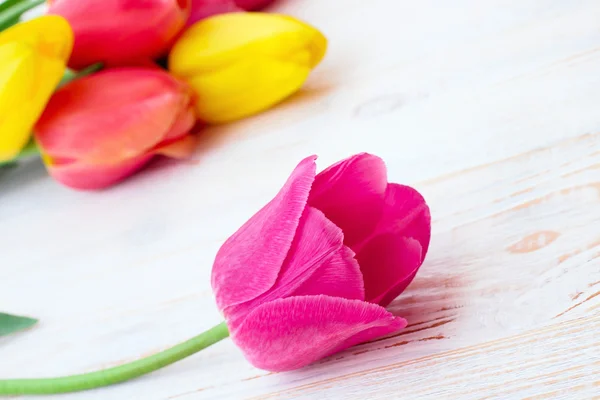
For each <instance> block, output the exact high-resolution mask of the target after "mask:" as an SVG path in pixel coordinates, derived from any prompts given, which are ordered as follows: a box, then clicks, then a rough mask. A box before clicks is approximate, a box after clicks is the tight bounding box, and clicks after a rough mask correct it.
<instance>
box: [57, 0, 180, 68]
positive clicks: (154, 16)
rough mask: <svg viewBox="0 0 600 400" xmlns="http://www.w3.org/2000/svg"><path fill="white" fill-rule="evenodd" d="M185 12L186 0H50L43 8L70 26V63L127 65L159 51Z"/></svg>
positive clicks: (161, 52) (173, 34) (73, 65)
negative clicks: (66, 21)
mask: <svg viewBox="0 0 600 400" xmlns="http://www.w3.org/2000/svg"><path fill="white" fill-rule="evenodd" d="M189 13H190V5H189V1H187V0H144V1H138V0H85V1H81V0H55V1H53V2H52V4H50V7H49V9H48V14H54V15H61V16H63V17H64V18H66V19H67V20H68V21H69V23H70V25H71V26H72V28H73V31H74V32H75V44H74V47H73V55H72V57H71V59H70V60H69V66H70V67H71V68H74V69H77V70H78V69H81V68H84V67H87V66H89V65H92V64H94V63H96V62H102V63H104V65H110V66H122V65H132V64H135V63H136V62H138V61H140V60H145V59H156V58H158V57H160V56H162V55H164V54H165V53H166V51H167V49H168V48H169V46H170V45H171V44H172V41H173V40H174V38H175V37H176V36H177V34H178V33H179V32H180V31H181V29H182V28H183V27H184V25H185V23H186V21H187V18H188V16H189Z"/></svg>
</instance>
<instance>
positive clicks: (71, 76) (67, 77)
mask: <svg viewBox="0 0 600 400" xmlns="http://www.w3.org/2000/svg"><path fill="white" fill-rule="evenodd" d="M103 66H104V65H103V64H102V63H96V64H92V65H90V66H89V67H86V68H84V69H82V70H81V71H73V70H72V69H68V68H67V70H66V71H65V74H64V75H63V77H62V79H61V80H60V83H59V84H58V87H59V88H61V87H63V86H65V85H66V84H67V83H69V82H71V81H74V80H75V79H79V78H83V77H84V76H88V75H91V74H93V73H94V72H98V71H100V70H101V69H102V67H103Z"/></svg>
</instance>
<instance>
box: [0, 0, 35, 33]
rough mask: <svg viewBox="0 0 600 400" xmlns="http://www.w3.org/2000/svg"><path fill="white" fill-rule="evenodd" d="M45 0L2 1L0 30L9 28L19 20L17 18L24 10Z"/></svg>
mask: <svg viewBox="0 0 600 400" xmlns="http://www.w3.org/2000/svg"><path fill="white" fill-rule="evenodd" d="M45 1H46V0H21V1H18V0H13V1H7V3H8V4H5V3H3V6H4V7H3V8H2V9H0V31H3V30H5V29H6V28H10V27H11V26H12V25H14V24H16V23H17V22H19V18H21V15H23V14H24V13H25V12H27V11H29V10H31V9H32V8H34V7H37V6H39V5H41V4H44V2H45Z"/></svg>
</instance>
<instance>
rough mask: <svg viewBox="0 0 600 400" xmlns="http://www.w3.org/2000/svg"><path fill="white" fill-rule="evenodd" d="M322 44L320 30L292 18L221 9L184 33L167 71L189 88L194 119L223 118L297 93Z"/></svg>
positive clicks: (250, 111) (212, 120) (324, 44)
mask: <svg viewBox="0 0 600 400" xmlns="http://www.w3.org/2000/svg"><path fill="white" fill-rule="evenodd" d="M326 47H327V39H326V38H325V37H324V36H323V35H322V34H321V32H319V31H318V30H317V29H315V28H313V27H311V26H309V25H307V24H305V23H303V22H300V21H298V20H296V19H294V18H292V17H288V16H283V15H275V14H263V13H230V14H221V15H217V16H214V17H210V18H207V19H204V20H202V21H200V22H197V23H196V24H194V25H193V26H192V27H191V28H190V29H188V30H187V31H186V32H184V33H183V35H182V36H181V37H180V38H179V39H178V40H177V42H176V43H175V45H174V46H173V48H172V50H171V53H170V55H169V70H170V71H171V72H173V74H174V75H175V76H177V77H179V78H181V79H182V80H184V81H186V82H187V83H188V84H189V85H190V86H191V87H192V90H193V91H194V93H195V94H196V96H197V100H196V115H197V116H198V118H199V119H200V120H202V121H205V122H209V123H222V122H228V121H232V120H236V119H239V118H243V117H246V116H249V115H252V114H255V113H258V112H260V111H263V110H265V109H267V108H269V107H271V106H273V105H275V104H277V103H279V102H280V101H282V100H283V99H285V98H286V97H288V96H289V95H291V94H292V93H294V92H296V91H297V90H298V89H299V88H300V87H301V86H302V84H303V83H304V81H305V80H306V78H307V77H308V75H309V73H310V72H311V70H312V69H313V68H314V67H315V66H316V65H317V64H318V63H319V62H320V61H321V59H322V58H323V56H324V54H325V50H326Z"/></svg>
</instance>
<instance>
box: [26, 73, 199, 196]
mask: <svg viewBox="0 0 600 400" xmlns="http://www.w3.org/2000/svg"><path fill="white" fill-rule="evenodd" d="M194 123H195V119H194V113H193V106H192V103H191V93H190V91H189V88H188V87H187V85H185V84H184V83H182V82H180V81H178V80H177V79H175V78H173V77H172V76H171V75H169V74H168V73H167V72H165V71H163V70H160V69H157V68H114V69H107V70H104V71H101V72H99V73H97V74H94V75H90V76H87V77H84V78H81V79H77V80H75V81H73V82H71V83H69V84H68V85H66V86H64V87H62V88H61V89H59V90H58V91H57V92H56V93H55V94H54V96H53V97H52V98H51V100H50V102H49V103H48V106H47V107H46V110H45V112H44V113H43V114H42V116H41V118H40V120H39V121H38V123H37V125H36V127H35V138H36V141H37V143H38V146H39V147H40V151H41V153H42V159H43V160H44V162H45V164H46V167H47V169H48V171H49V173H50V175H51V176H53V177H54V178H55V179H56V180H58V181H59V182H61V183H63V184H65V185H67V186H70V187H73V188H76V189H100V188H104V187H106V186H109V185H112V184H114V183H116V182H118V181H120V180H121V179H123V178H125V177H127V176H128V175H130V174H132V173H133V172H135V171H137V170H138V169H140V168H141V167H142V166H143V165H144V164H146V163H147V162H148V161H149V160H150V159H151V158H152V157H153V156H154V155H157V154H163V155H167V156H172V157H186V156H188V155H189V154H190V153H191V152H192V151H193V146H194V140H193V137H192V136H190V135H189V134H188V133H189V131H190V129H191V128H192V127H193V125H194Z"/></svg>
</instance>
